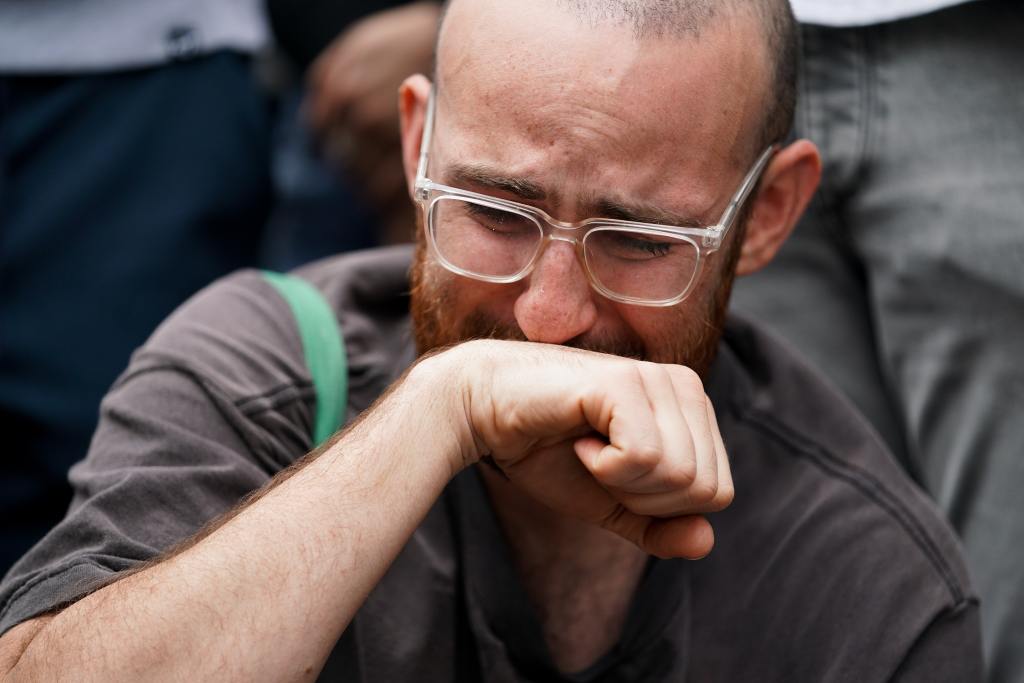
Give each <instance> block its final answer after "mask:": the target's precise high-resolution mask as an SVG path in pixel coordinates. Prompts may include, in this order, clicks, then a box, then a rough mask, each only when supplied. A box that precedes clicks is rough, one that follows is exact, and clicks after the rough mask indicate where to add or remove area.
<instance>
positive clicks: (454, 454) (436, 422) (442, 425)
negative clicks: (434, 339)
mask: <svg viewBox="0 0 1024 683" xmlns="http://www.w3.org/2000/svg"><path fill="white" fill-rule="evenodd" d="M462 346H464V345H460V346H456V347H454V348H451V349H448V350H446V351H442V352H440V353H436V354H431V355H428V356H426V357H424V358H422V359H421V360H419V361H418V362H417V363H416V365H414V366H413V367H412V369H411V370H410V371H409V373H408V375H407V376H406V381H405V384H406V385H407V386H408V388H409V389H410V390H411V391H412V392H413V393H412V395H413V396H416V397H417V398H416V399H415V401H416V402H417V403H418V404H419V405H420V406H421V407H422V409H423V420H424V421H425V423H426V424H428V425H429V428H430V429H432V430H435V431H436V434H437V436H438V437H439V439H440V442H441V443H442V444H443V448H442V450H443V456H442V457H443V458H444V459H445V461H446V463H447V466H448V468H449V471H450V473H451V477H454V476H455V475H456V474H458V473H459V472H461V471H462V470H464V469H465V468H467V467H469V466H470V465H473V464H475V463H476V462H477V461H479V460H480V456H481V454H482V453H483V447H482V443H481V441H480V439H479V437H478V435H477V434H476V432H475V430H474V428H473V422H472V420H471V418H470V410H469V400H468V393H469V392H468V389H467V386H468V385H467V381H466V380H467V368H468V362H467V361H468V359H467V358H466V357H465V356H466V353H465V349H463V348H462Z"/></svg>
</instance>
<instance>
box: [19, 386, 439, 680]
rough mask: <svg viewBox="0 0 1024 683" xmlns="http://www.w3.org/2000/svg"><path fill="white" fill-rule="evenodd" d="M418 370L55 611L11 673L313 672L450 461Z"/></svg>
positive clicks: (281, 676)
mask: <svg viewBox="0 0 1024 683" xmlns="http://www.w3.org/2000/svg"><path fill="white" fill-rule="evenodd" d="M424 381H429V380H426V379H425V378H424V377H422V373H421V375H420V376H418V377H410V379H408V380H407V381H406V382H404V383H403V384H402V385H401V386H400V387H399V388H398V389H397V390H395V391H394V392H393V393H391V394H390V395H389V396H388V397H387V398H386V399H385V400H384V401H382V402H381V403H380V404H379V405H378V406H377V407H376V408H375V409H374V410H373V411H372V412H371V413H370V414H369V415H368V416H367V417H366V419H364V420H363V421H361V422H360V423H359V424H358V425H357V426H355V427H354V428H353V429H352V430H350V431H349V432H348V433H347V434H345V435H344V436H343V437H342V438H341V439H340V440H338V441H337V442H336V443H334V444H333V445H332V446H331V447H329V448H328V449H327V450H326V451H325V452H324V453H323V454H322V455H320V456H319V457H318V458H316V459H314V460H311V461H310V462H308V463H307V464H306V465H305V466H303V467H302V468H301V469H300V470H298V471H297V472H295V473H294V474H293V475H292V476H291V477H289V478H288V479H287V480H285V481H283V482H281V483H280V484H279V485H277V486H275V487H274V488H273V489H272V490H270V491H268V492H267V493H265V494H264V495H263V496H262V497H260V498H259V499H258V500H257V501H256V502H254V503H252V504H251V505H249V506H247V507H246V508H245V509H244V510H242V511H241V512H239V513H238V514H237V515H236V516H234V517H233V518H232V519H231V520H230V521H228V522H227V523H225V524H224V525H222V526H221V527H220V528H218V529H217V530H216V531H214V532H213V533H211V534H210V535H209V536H207V537H206V538H204V539H203V540H201V541H199V542H198V543H196V544H195V545H193V546H191V547H189V548H188V549H187V550H184V551H183V552H181V553H180V554H177V555H175V556H173V557H170V558H169V559H167V560H165V561H163V562H161V563H159V564H156V565H155V566H152V567H150V568H149V569H147V570H145V571H142V572H139V573H137V574H134V575H132V576H129V577H127V578H125V579H123V580H121V581H118V582H116V583H114V584H112V585H110V586H108V587H106V588H104V589H102V590H100V591H98V592H96V593H94V594H93V595H91V596H89V597H87V598H85V599H83V600H81V601H79V602H78V603H76V604H74V605H72V606H70V607H69V608H67V609H66V610H64V611H63V612H61V613H60V614H58V615H57V616H56V617H55V618H53V619H52V620H50V621H49V622H48V623H47V624H46V625H45V626H44V627H43V628H41V629H40V630H39V631H38V632H37V633H35V635H34V637H32V639H31V641H30V642H29V643H28V646H27V647H26V648H25V649H24V652H23V653H21V655H20V657H19V658H18V663H17V665H16V667H15V668H14V670H13V671H12V672H11V676H12V679H13V680H59V679H61V677H62V676H63V677H69V678H70V677H73V678H74V679H75V680H78V681H83V680H122V679H124V680H127V679H132V678H139V677H145V678H146V679H154V678H158V679H171V680H174V679H186V678H187V679H191V680H206V679H214V678H216V679H218V680H225V679H227V680H268V681H287V680H312V679H314V678H315V677H316V675H317V674H318V672H319V670H320V668H321V667H322V665H323V662H324V661H325V659H326V657H327V656H328V654H329V653H330V651H331V648H332V647H333V645H334V643H335V641H336V640H337V638H338V637H339V636H340V635H341V633H342V632H343V631H344V629H345V628H346V626H347V625H348V623H349V622H350V620H351V619H352V617H353V616H354V614H355V613H356V611H357V610H358V609H359V607H360V606H361V604H362V603H363V601H364V600H365V598H366V595H367V594H368V593H369V592H370V591H371V590H372V588H373V587H374V586H375V585H376V584H377V582H378V581H379V580H380V578H381V576H382V575H383V574H384V572H385V571H386V570H387V567H388V566H389V565H390V563H391V562H392V560H393V559H394V558H395V557H396V556H397V554H398V552H399V551H400V550H401V548H402V547H403V546H404V544H405V543H406V541H407V540H408V538H409V536H410V535H411V534H412V532H413V530H414V529H415V528H416V526H417V525H418V524H419V522H420V521H421V520H422V518H423V516H424V515H425V514H426V512H427V511H428V510H429V508H430V506H431V505H432V504H433V502H434V501H435V500H436V498H437V497H438V495H439V494H440V492H441V491H442V490H443V488H444V486H445V485H446V483H447V482H448V481H449V479H450V477H451V475H452V473H453V465H452V463H453V462H456V459H453V457H452V452H453V448H454V449H457V448H458V441H459V440H458V437H457V435H456V434H455V433H454V432H453V431H452V430H449V429H447V428H446V424H445V420H444V419H443V418H442V417H440V416H443V415H445V411H446V410H447V408H446V407H445V406H440V405H438V404H437V403H436V401H437V400H443V399H437V398H433V395H434V394H433V393H432V392H431V391H423V390H422V389H423V387H422V386H419V387H417V386H416V385H417V383H419V384H420V385H422V383H423V382H424ZM424 396H426V397H427V398H426V400H424V398H423V397H424Z"/></svg>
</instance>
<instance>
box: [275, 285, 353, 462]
mask: <svg viewBox="0 0 1024 683" xmlns="http://www.w3.org/2000/svg"><path fill="white" fill-rule="evenodd" d="M263 277H264V278H266V280H267V282H269V283H270V284H271V285H273V286H274V288H275V289H276V290H277V291H278V293H279V294H280V295H281V297H282V298H283V299H284V300H285V301H286V302H288V305H289V306H290V307H291V309H292V314H293V315H294V316H295V322H296V323H297V324H298V327H299V336H300V337H301V338H302V352H303V353H304V354H305V356H306V367H307V368H309V373H310V374H311V375H312V376H313V387H314V388H315V389H316V421H315V423H314V425H313V446H314V448H315V447H317V446H319V445H320V444H322V443H323V442H324V441H326V440H327V439H329V438H330V437H331V435H332V434H334V432H336V431H338V428H339V427H341V424H342V421H343V420H344V414H343V411H344V410H345V409H346V403H347V402H348V367H347V365H348V363H347V359H346V357H345V342H344V340H343V339H342V337H341V330H340V328H339V327H338V319H337V318H336V317H335V315H334V311H333V310H332V309H331V306H330V304H328V303H327V300H326V299H325V298H324V296H323V294H321V293H320V291H319V290H318V289H317V288H316V287H314V286H313V285H311V284H309V283H308V282H306V281H305V280H303V279H302V278H300V277H296V276H294V275H283V274H281V273H274V272H271V271H264V272H263Z"/></svg>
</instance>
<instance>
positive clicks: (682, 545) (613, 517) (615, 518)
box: [600, 506, 715, 560]
mask: <svg viewBox="0 0 1024 683" xmlns="http://www.w3.org/2000/svg"><path fill="white" fill-rule="evenodd" d="M600 526H601V527H602V528H604V529H607V530H608V531H611V532H612V533H615V534H618V535H619V536H621V537H623V538H624V539H626V540H627V541H630V542H631V543H633V544H634V545H636V546H637V547H638V548H640V549H641V550H643V551H644V552H646V553H647V554H649V555H655V556H657V557H661V558H669V557H683V558H687V559H692V560H696V559H700V558H702V557H704V556H706V555H707V554H708V553H709V552H711V548H712V546H713V545H714V542H715V540H714V539H715V536H714V532H713V531H712V529H711V525H710V524H709V523H708V521H707V520H706V519H704V518H703V517H700V516H697V515H687V516H682V517H672V518H670V519H655V518H652V517H646V516H644V515H637V514H634V513H632V512H630V511H629V510H627V509H625V508H624V507H622V506H616V507H615V508H614V509H613V510H612V511H611V512H610V513H609V514H608V516H607V517H606V518H605V519H603V520H601V521H600Z"/></svg>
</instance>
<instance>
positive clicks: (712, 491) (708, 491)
mask: <svg viewBox="0 0 1024 683" xmlns="http://www.w3.org/2000/svg"><path fill="white" fill-rule="evenodd" d="M718 490H719V486H718V482H717V481H716V480H715V479H714V478H712V477H701V478H698V479H697V480H696V481H695V482H693V484H692V485H691V486H690V488H689V494H690V499H691V500H692V501H694V502H695V503H698V504H701V505H704V504H707V503H711V502H713V501H715V499H716V497H717V496H718Z"/></svg>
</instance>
